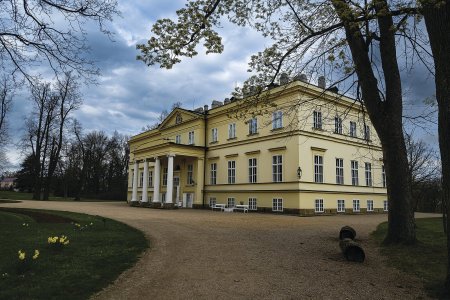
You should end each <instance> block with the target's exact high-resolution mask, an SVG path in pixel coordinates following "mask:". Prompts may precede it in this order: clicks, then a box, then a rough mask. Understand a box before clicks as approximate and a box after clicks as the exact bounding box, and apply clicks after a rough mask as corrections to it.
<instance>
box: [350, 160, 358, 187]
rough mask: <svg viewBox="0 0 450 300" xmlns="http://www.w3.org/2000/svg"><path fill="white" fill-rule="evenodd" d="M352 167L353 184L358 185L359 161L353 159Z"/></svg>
mask: <svg viewBox="0 0 450 300" xmlns="http://www.w3.org/2000/svg"><path fill="white" fill-rule="evenodd" d="M350 168H351V173H352V185H354V186H358V185H359V172H358V161H357V160H352V161H351V162H350Z"/></svg>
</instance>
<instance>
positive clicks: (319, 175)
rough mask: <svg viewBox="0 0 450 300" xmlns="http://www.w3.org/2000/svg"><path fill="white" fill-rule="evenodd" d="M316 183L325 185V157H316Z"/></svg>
mask: <svg viewBox="0 0 450 300" xmlns="http://www.w3.org/2000/svg"><path fill="white" fill-rule="evenodd" d="M314 182H318V183H323V156H321V155H314Z"/></svg>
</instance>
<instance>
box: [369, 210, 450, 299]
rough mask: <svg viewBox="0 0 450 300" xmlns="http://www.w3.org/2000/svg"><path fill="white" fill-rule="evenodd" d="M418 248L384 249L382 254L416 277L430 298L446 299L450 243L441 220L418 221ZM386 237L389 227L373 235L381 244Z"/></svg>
mask: <svg viewBox="0 0 450 300" xmlns="http://www.w3.org/2000/svg"><path fill="white" fill-rule="evenodd" d="M416 225H417V229H416V235H417V240H418V242H417V244H416V245H414V246H401V245H396V246H382V247H381V253H382V254H383V255H385V256H386V257H387V258H388V263H389V264H390V265H393V266H394V267H396V268H398V269H400V270H402V271H404V272H406V273H409V274H413V275H416V276H417V277H419V278H420V279H422V281H423V282H424V286H425V289H426V291H427V293H428V294H429V295H430V296H431V297H437V298H445V299H447V297H449V295H448V294H445V290H444V280H445V276H446V271H447V239H446V236H445V234H444V229H443V227H442V218H427V219H416ZM386 233H387V223H381V224H380V225H378V227H377V230H376V231H375V232H373V233H372V235H373V237H374V238H375V240H376V241H377V242H378V243H380V244H381V243H382V242H383V239H384V237H385V236H386Z"/></svg>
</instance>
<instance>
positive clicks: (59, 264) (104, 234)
mask: <svg viewBox="0 0 450 300" xmlns="http://www.w3.org/2000/svg"><path fill="white" fill-rule="evenodd" d="M24 211H25V213H26V214H23V212H24ZM36 212H38V213H36ZM42 212H44V213H42ZM61 235H65V236H67V240H69V243H68V244H67V245H61V246H57V245H51V244H49V243H48V238H49V237H53V236H61ZM146 248H148V242H147V240H146V239H145V237H144V235H143V233H142V232H140V231H138V230H137V229H134V228H132V227H129V226H128V225H125V224H123V223H120V222H117V221H114V220H111V219H105V218H102V217H99V216H91V215H85V214H77V213H69V212H60V211H37V210H21V209H17V210H12V211H5V210H3V209H0V253H1V255H0V299H66V300H67V299H87V298H89V296H90V295H92V294H93V293H95V292H97V291H99V290H101V289H102V288H104V287H106V286H107V285H109V284H110V283H112V282H113V281H114V280H115V279H116V278H117V277H118V275H119V274H120V273H122V272H123V271H124V270H126V269H128V268H130V267H131V266H132V265H133V264H134V263H135V262H136V261H137V260H138V258H139V256H140V254H142V252H143V251H144V250H145V249H146ZM19 250H22V252H25V259H24V260H20V259H19V253H18V251H19ZM35 250H39V256H38V257H37V258H36V259H33V258H32V256H33V255H34V254H35Z"/></svg>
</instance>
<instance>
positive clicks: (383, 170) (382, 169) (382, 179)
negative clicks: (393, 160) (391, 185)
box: [381, 165, 386, 188]
mask: <svg viewBox="0 0 450 300" xmlns="http://www.w3.org/2000/svg"><path fill="white" fill-rule="evenodd" d="M381 184H382V186H383V187H384V188H385V187H386V169H385V167H384V165H382V166H381Z"/></svg>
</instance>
